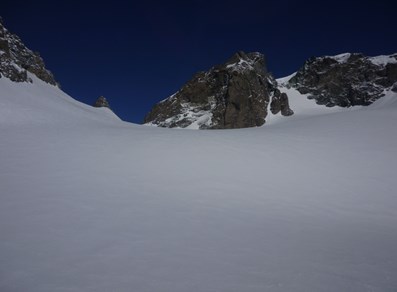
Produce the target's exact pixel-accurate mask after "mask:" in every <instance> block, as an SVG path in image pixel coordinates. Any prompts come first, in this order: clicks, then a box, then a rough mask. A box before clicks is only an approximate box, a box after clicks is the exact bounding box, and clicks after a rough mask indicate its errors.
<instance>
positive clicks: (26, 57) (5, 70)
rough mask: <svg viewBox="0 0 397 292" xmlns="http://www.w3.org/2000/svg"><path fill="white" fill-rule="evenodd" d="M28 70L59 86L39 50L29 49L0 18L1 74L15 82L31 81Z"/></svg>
mask: <svg viewBox="0 0 397 292" xmlns="http://www.w3.org/2000/svg"><path fill="white" fill-rule="evenodd" d="M27 72H30V73H32V74H34V75H36V76H37V77H38V78H39V79H41V80H43V81H44V82H47V83H49V84H52V85H55V86H59V83H58V82H56V80H55V78H54V76H53V75H52V73H51V72H50V71H48V70H47V69H46V68H45V64H44V61H43V59H42V58H41V57H40V55H39V54H38V53H37V52H33V51H31V50H30V49H28V48H27V47H26V46H25V45H24V44H23V43H22V41H21V39H20V38H19V37H18V36H16V35H14V34H11V33H10V32H9V31H8V30H7V29H6V28H5V27H4V26H3V22H2V21H1V20H0V76H4V77H6V78H9V79H10V80H12V81H14V82H31V79H30V78H29V77H28V74H27Z"/></svg>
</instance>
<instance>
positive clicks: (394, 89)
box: [391, 82, 397, 92]
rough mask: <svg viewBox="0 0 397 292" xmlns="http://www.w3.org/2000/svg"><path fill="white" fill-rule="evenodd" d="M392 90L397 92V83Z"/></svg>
mask: <svg viewBox="0 0 397 292" xmlns="http://www.w3.org/2000/svg"><path fill="white" fill-rule="evenodd" d="M391 90H392V91H393V92H397V82H396V83H394V84H393V86H392V87H391Z"/></svg>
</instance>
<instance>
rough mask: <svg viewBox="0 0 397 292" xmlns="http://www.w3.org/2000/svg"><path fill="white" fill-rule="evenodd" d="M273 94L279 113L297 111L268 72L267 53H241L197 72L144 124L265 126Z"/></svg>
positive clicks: (202, 126)
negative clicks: (223, 62)
mask: <svg viewBox="0 0 397 292" xmlns="http://www.w3.org/2000/svg"><path fill="white" fill-rule="evenodd" d="M272 97H273V101H272V103H273V107H274V111H275V112H279V111H281V113H282V114H284V115H291V114H293V112H292V110H291V109H290V108H289V106H288V97H287V95H286V94H285V93H284V94H282V93H281V92H280V91H279V90H278V89H277V82H276V81H275V79H274V78H273V77H272V76H271V75H270V74H269V73H268V72H267V71H266V67H265V59H264V56H263V55H262V54H260V53H248V54H246V53H244V52H238V53H236V54H235V55H234V56H233V57H232V58H231V59H229V60H228V61H227V62H226V63H225V64H222V65H218V66H215V67H213V68H211V69H210V70H209V71H207V72H199V73H197V74H196V75H195V76H194V77H193V78H192V79H191V80H190V81H189V82H187V83H186V84H185V85H184V86H183V87H182V88H181V89H180V90H179V91H178V92H177V93H175V94H173V95H172V96H170V97H169V98H167V99H165V100H163V101H161V102H160V103H158V104H156V105H155V106H154V107H153V109H152V110H151V112H150V113H149V114H147V116H146V117H145V120H144V123H146V124H150V125H156V126H160V127H168V128H174V127H180V128H186V127H189V128H199V129H233V128H246V127H255V126H261V125H263V124H264V123H265V118H266V116H267V114H268V111H267V108H268V105H269V103H270V100H271V98H272ZM277 109H278V110H277Z"/></svg>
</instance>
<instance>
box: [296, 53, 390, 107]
mask: <svg viewBox="0 0 397 292" xmlns="http://www.w3.org/2000/svg"><path fill="white" fill-rule="evenodd" d="M396 81H397V54H394V55H390V56H378V57H366V56H364V55H362V54H350V53H348V54H341V55H337V56H333V57H331V56H326V57H319V58H310V59H309V60H307V61H306V62H305V64H304V66H303V67H302V68H301V69H300V70H299V71H298V72H297V73H296V75H295V76H294V77H293V78H291V79H290V81H289V84H290V85H291V86H293V87H295V88H296V89H297V90H298V91H299V92H300V93H302V94H308V98H310V99H315V100H316V102H317V103H318V104H323V105H326V106H341V107H350V106H354V105H369V104H371V103H373V102H374V101H375V100H377V99H379V98H380V97H382V96H383V95H384V93H383V92H384V90H385V89H386V90H388V89H391V87H392V86H393V84H394V83H395V82H396Z"/></svg>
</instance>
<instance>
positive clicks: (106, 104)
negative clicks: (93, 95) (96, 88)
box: [94, 96, 110, 108]
mask: <svg viewBox="0 0 397 292" xmlns="http://www.w3.org/2000/svg"><path fill="white" fill-rule="evenodd" d="M94 107H107V108H110V105H109V102H108V101H107V100H106V98H105V97H104V96H100V97H98V99H97V100H96V101H95V103H94Z"/></svg>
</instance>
